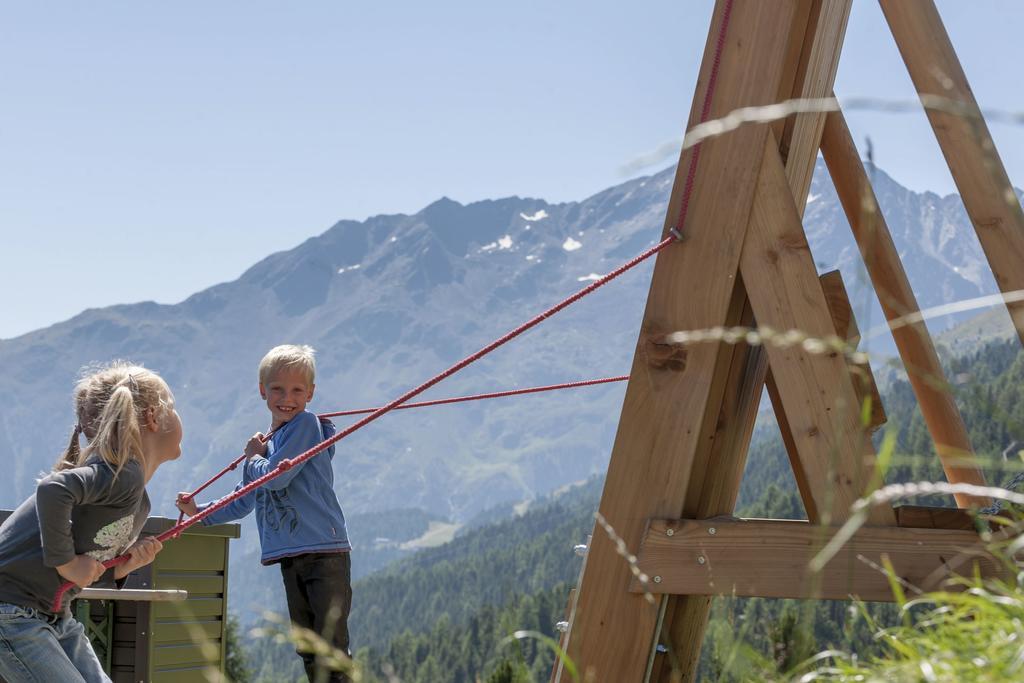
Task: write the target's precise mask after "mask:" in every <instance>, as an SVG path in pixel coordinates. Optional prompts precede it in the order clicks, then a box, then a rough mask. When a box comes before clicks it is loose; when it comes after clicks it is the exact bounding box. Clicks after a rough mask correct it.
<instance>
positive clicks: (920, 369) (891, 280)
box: [821, 112, 991, 507]
mask: <svg viewBox="0 0 1024 683" xmlns="http://www.w3.org/2000/svg"><path fill="white" fill-rule="evenodd" d="M821 152H822V154H823V155H824V156H825V163H826V164H827V165H828V170H829V173H830V174H831V176H832V182H833V184H834V185H835V188H836V192H837V193H838V194H839V201H840V203H841V204H842V205H843V210H844V211H845V212H846V218H847V220H848V221H849V222H850V227H851V228H852V229H853V236H854V239H855V240H856V241H857V246H858V247H859V248H860V253H861V256H862V257H863V259H864V265H865V267H866V268H867V271H868V276H869V277H870V278H871V284H872V285H873V286H874V288H875V293H876V294H877V295H878V300H879V303H880V304H881V305H882V311H883V312H884V313H885V317H886V319H887V320H889V321H890V322H891V321H894V320H896V319H898V318H901V317H902V316H906V315H910V314H913V313H917V312H919V310H920V308H919V307H918V304H917V298H916V297H915V296H914V291H913V290H912V289H911V287H910V281H909V280H908V279H907V274H906V272H905V271H904V270H903V264H902V262H901V261H900V257H899V252H898V251H897V250H896V245H895V244H893V241H892V235H891V234H890V232H889V226H887V225H886V223H885V217H884V216H883V215H882V211H881V209H880V208H879V206H878V201H877V200H876V199H875V193H874V191H873V190H872V189H871V183H870V182H869V180H868V176H867V173H865V171H864V165H863V164H862V163H861V160H860V155H859V154H858V153H857V147H856V145H855V144H854V142H853V137H852V136H851V135H850V130H849V128H848V127H847V125H846V120H845V119H844V118H843V115H842V113H841V112H831V113H830V114H829V116H828V119H827V121H826V123H825V131H824V135H823V136H822V138H821ZM892 337H893V340H894V341H895V342H896V348H897V350H898V351H899V354H900V357H901V358H902V359H903V364H904V365H905V366H906V368H907V377H908V379H909V380H910V385H911V387H912V388H913V390H914V395H915V396H917V401H918V404H919V405H920V407H921V415H922V416H923V417H924V421H925V424H926V425H927V427H928V432H929V433H930V434H931V437H932V440H933V441H934V442H935V450H936V452H937V453H938V455H939V458H940V460H941V461H942V466H943V469H945V471H946V478H947V479H948V480H949V481H950V482H951V483H960V482H964V483H968V484H977V485H980V486H984V485H985V475H984V473H983V472H982V471H981V469H980V468H979V467H978V466H977V465H975V464H973V462H972V460H973V457H974V451H973V449H972V448H971V441H970V437H969V436H968V435H967V427H966V425H964V420H963V417H961V415H960V409H959V408H957V405H956V401H955V400H954V399H953V395H952V392H951V391H950V390H949V383H948V382H947V381H946V373H945V371H944V370H943V369H942V363H941V362H940V361H939V355H938V353H936V351H935V346H934V344H933V343H932V338H931V335H930V334H928V328H927V327H925V324H924V322H922V321H917V322H912V323H908V324H903V325H900V326H898V327H895V328H893V330H892ZM956 501H957V505H959V506H960V507H972V506H979V507H985V506H987V505H990V504H991V501H990V500H989V499H988V498H975V497H972V496H967V495H957V496H956Z"/></svg>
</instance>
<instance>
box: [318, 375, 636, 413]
mask: <svg viewBox="0 0 1024 683" xmlns="http://www.w3.org/2000/svg"><path fill="white" fill-rule="evenodd" d="M628 379H629V375H619V376H618V377H603V378H601V379H586V380H581V381H578V382H563V383H562V384H549V385H546V386H542V387H530V388H529V389H509V390H507V391H494V392H491V393H489V394H472V395H470V396H456V397H455V398H439V399H435V400H433V401H420V402H419V403H406V404H403V405H400V406H395V410H405V409H407V408H426V407H428V406H443V405H448V404H449V403H464V402H466V401H481V400H484V399H488V398H505V397H506V396H522V395H523V394H539V393H541V392H542V391H555V390H557V389H577V388H579V387H590V386H594V385H595V384H609V383H611V382H625V381H626V380H628ZM375 410H380V408H360V409H359V410H342V411H339V412H337V413H323V414H321V415H319V416H318V417H324V418H327V417H348V416H349V415H366V414H367V413H372V412H373V411H375Z"/></svg>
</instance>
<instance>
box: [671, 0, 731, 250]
mask: <svg viewBox="0 0 1024 683" xmlns="http://www.w3.org/2000/svg"><path fill="white" fill-rule="evenodd" d="M731 16H732V0H726V3H725V9H724V10H723V11H722V26H721V28H719V30H718V40H717V41H716V42H715V53H714V56H713V57H712V61H711V73H710V74H709V75H708V90H707V92H706V93H704V104H703V106H702V107H701V109H700V120H699V121H698V123H704V122H705V121H707V120H708V116H710V115H711V97H712V95H714V94H715V87H716V86H717V85H718V68H719V66H721V64H722V51H723V50H724V49H725V32H726V30H727V29H728V28H729V18H730V17H731ZM701 144H702V143H700V142H698V143H697V144H696V145H694V146H693V153H692V154H691V155H690V168H689V169H687V171H686V184H685V185H684V186H683V199H682V201H681V202H680V204H679V215H678V216H677V217H676V225H675V228H676V230H678V231H679V233H680V234H682V231H683V224H684V223H686V214H687V212H688V211H689V209H690V194H691V193H692V192H693V183H694V180H695V179H696V177H697V160H698V159H700V148H701Z"/></svg>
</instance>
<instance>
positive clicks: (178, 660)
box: [153, 643, 220, 669]
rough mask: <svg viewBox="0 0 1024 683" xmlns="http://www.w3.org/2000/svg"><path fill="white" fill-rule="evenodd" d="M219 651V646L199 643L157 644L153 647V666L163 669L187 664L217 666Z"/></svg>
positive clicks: (218, 663)
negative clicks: (206, 645)
mask: <svg viewBox="0 0 1024 683" xmlns="http://www.w3.org/2000/svg"><path fill="white" fill-rule="evenodd" d="M219 653H220V648H219V647H217V646H214V647H213V648H210V647H204V646H203V644H201V643H180V644H176V645H158V646H157V647H155V648H154V649H153V667H154V668H156V669H164V668H171V667H180V666H189V665H191V666H196V665H213V666H219V665H220V662H219V661H218V655H219Z"/></svg>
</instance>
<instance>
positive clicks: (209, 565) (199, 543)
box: [154, 536, 227, 572]
mask: <svg viewBox="0 0 1024 683" xmlns="http://www.w3.org/2000/svg"><path fill="white" fill-rule="evenodd" d="M225 543H227V539H225V538H224V537H222V536H182V537H181V538H179V539H177V540H176V541H174V542H173V543H168V544H167V546H166V547H165V548H164V549H163V550H162V551H160V554H159V555H157V559H156V561H155V563H154V565H155V567H156V570H157V572H179V571H184V570H188V569H202V570H205V571H223V570H224V567H225V564H224V544H225Z"/></svg>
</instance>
